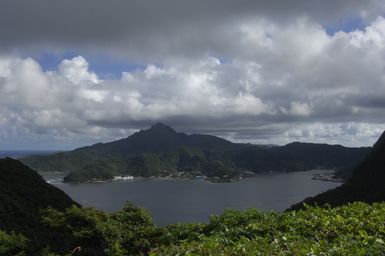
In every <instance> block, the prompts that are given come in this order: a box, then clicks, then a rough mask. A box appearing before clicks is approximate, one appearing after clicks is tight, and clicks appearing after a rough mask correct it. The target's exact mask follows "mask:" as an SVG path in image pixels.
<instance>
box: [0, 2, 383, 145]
mask: <svg viewBox="0 0 385 256" xmlns="http://www.w3.org/2000/svg"><path fill="white" fill-rule="evenodd" d="M17 2H18V1H17V0H15V1H12V2H7V3H6V4H5V3H2V4H1V5H2V6H3V7H7V8H0V17H1V18H0V19H2V20H3V21H7V22H5V23H4V22H0V31H2V33H3V34H2V35H3V36H2V37H1V39H0V46H2V47H0V48H1V49H2V50H3V52H6V53H4V54H3V55H0V131H1V132H0V139H1V140H2V141H3V142H4V143H5V142H7V141H8V143H9V144H10V145H11V144H12V142H15V141H17V142H18V143H20V145H35V144H36V143H37V140H39V141H42V143H40V144H41V146H42V147H43V146H44V145H57V146H60V147H73V146H79V145H83V144H89V143H93V142H97V141H100V140H101V141H108V140H111V139H116V138H119V137H125V136H128V135H129V134H131V133H132V132H133V131H135V130H136V129H139V128H144V127H146V126H148V125H151V124H152V123H153V122H156V121H164V122H166V123H169V124H170V125H172V126H175V127H176V128H177V129H180V130H184V131H187V132H204V133H210V134H215V135H220V136H223V137H226V138H229V139H232V140H234V141H250V142H255V143H274V144H276V143H279V144H283V143H287V142H291V141H293V140H303V141H312V142H317V141H318V142H331V143H343V144H345V145H370V144H372V143H373V142H374V140H375V139H376V137H377V136H379V134H380V132H381V131H382V130H383V129H384V128H385V124H384V120H385V112H384V107H385V104H384V102H385V96H383V95H385V75H384V70H385V60H384V58H383V56H384V55H385V19H384V18H383V17H381V16H378V17H377V15H378V13H381V12H382V10H384V9H382V8H383V7H384V6H383V4H382V2H381V1H367V2H365V3H363V2H362V1H353V0H351V1H323V2H322V4H319V3H318V2H312V4H314V5H311V4H310V3H309V2H308V1H285V2H282V1H279V2H275V1H252V2H251V1H242V4H239V3H238V2H237V3H236V4H235V3H234V2H233V1H223V2H221V4H220V5H219V4H218V2H217V1H205V2H203V1H194V2H191V3H186V5H182V4H180V1H164V2H163V1H162V3H156V4H155V3H153V2H151V4H150V2H149V1H147V0H144V1H131V2H130V3H129V4H128V2H123V1H122V2H118V1H117V2H116V3H111V4H110V5H108V6H106V5H105V4H102V3H101V2H99V1H92V3H91V2H89V1H88V0H85V1H81V2H78V1H76V3H75V2H73V1H68V2H67V1H66V2H65V3H64V2H63V4H61V5H60V8H59V7H57V6H54V5H53V3H52V2H51V1H43V2H44V4H45V5H41V6H40V7H39V8H37V6H38V5H37V4H36V3H34V5H32V4H31V6H29V7H30V8H26V10H27V11H26V13H25V15H23V17H20V16H19V17H20V20H15V18H14V17H15V16H13V14H15V12H16V10H19V9H18V8H17V7H16V3H17ZM43 2H42V3H43ZM26 5H30V4H29V3H26ZM311 6H314V7H311ZM73 7H76V8H73ZM102 7H103V8H102ZM171 7H172V8H171ZM5 9H6V10H7V11H4V10H5ZM38 9H39V10H38ZM59 9H60V10H62V11H63V12H62V13H59ZM150 9H151V10H152V11H150ZM171 9H172V11H171ZM154 10H155V11H154ZM70 11H72V13H71V15H69V13H70ZM89 12H90V13H92V15H89ZM352 12H354V14H355V15H359V16H360V17H363V18H365V19H366V21H367V22H369V23H368V25H367V26H366V27H365V28H364V29H362V30H355V31H351V32H344V31H339V32H337V33H335V34H333V35H330V34H328V33H327V32H326V30H325V28H324V27H325V26H324V25H325V22H338V18H339V17H343V16H344V15H349V14H350V13H352ZM42 13H43V14H42ZM38 14H40V16H39V17H38V16H37V15H38ZM85 14H87V17H89V18H88V19H84V16H85ZM138 14H141V15H138ZM374 17H377V18H374ZM28 21H29V22H28ZM107 21H108V22H107ZM10 22H12V23H13V26H12V27H11V26H6V25H4V24H11V23H10ZM42 28H44V29H42ZM44 47H47V49H48V50H57V51H62V50H63V51H64V50H65V49H68V48H71V47H75V48H77V49H80V50H81V51H84V52H87V51H88V50H86V48H87V49H90V50H89V51H95V52H97V51H101V52H103V53H106V54H108V55H114V56H120V57H121V58H123V59H126V60H136V61H140V62H141V63H145V64H144V68H143V69H141V68H139V69H136V70H124V72H123V73H122V76H121V77H119V78H110V77H102V76H99V75H98V74H97V73H95V72H94V71H93V70H92V69H91V68H90V63H89V62H92V60H87V59H86V58H85V57H83V56H80V55H79V56H76V57H74V58H68V59H63V60H62V61H61V63H59V65H58V66H57V68H54V69H51V70H48V71H47V70H44V69H43V67H42V66H41V64H40V63H38V62H37V61H36V60H35V59H34V58H31V57H23V56H24V55H26V54H27V56H29V54H30V55H32V56H33V55H35V54H37V52H39V51H40V50H39V49H38V48H44ZM15 49H16V50H15ZM80 50H79V51H80Z"/></svg>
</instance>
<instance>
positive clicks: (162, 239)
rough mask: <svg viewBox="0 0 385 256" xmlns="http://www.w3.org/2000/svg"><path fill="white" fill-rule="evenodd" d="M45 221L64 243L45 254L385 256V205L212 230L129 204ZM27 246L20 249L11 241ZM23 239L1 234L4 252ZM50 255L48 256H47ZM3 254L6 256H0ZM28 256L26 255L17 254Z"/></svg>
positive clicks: (246, 214) (219, 221)
mask: <svg viewBox="0 0 385 256" xmlns="http://www.w3.org/2000/svg"><path fill="white" fill-rule="evenodd" d="M43 223H44V225H46V227H48V228H49V229H50V230H51V231H52V232H55V233H58V232H59V231H60V232H61V237H58V240H57V241H56V242H55V241H54V242H52V244H51V245H50V247H49V248H48V247H47V248H45V249H44V250H42V251H41V252H40V253H41V254H43V255H151V256H156V255H384V252H385V203H375V204H372V205H369V204H364V203H353V204H349V205H346V206H341V207H336V208H330V207H324V208H321V207H316V206H307V207H306V208H305V209H304V210H300V211H290V212H284V213H276V212H262V211H259V210H256V209H249V210H246V211H236V210H226V211H225V212H224V213H223V214H222V215H219V216H212V217H211V219H210V222H209V223H208V224H175V225H169V226H165V227H156V226H155V225H154V223H153V222H152V220H151V216H150V214H149V213H148V212H147V211H145V210H143V209H141V208H138V207H136V206H134V205H132V204H127V205H126V206H125V207H124V208H123V209H122V210H120V211H118V212H116V213H112V214H108V213H104V212H101V211H97V210H95V209H81V208H78V207H75V206H74V207H72V208H69V209H67V210H66V211H65V212H61V211H58V210H54V209H52V208H50V209H47V210H46V211H45V214H44V217H43ZM16 240H20V241H23V243H21V244H17V243H15V242H14V241H16ZM25 244H26V241H25V239H24V238H19V237H18V236H17V235H15V234H5V233H3V232H0V254H1V255H7V252H12V253H13V254H9V255H14V254H17V253H22V252H23V251H24V252H26V251H28V250H25V246H24V245H25ZM49 252H51V254H50V253H49ZM2 253H3V254H2ZM20 255H23V254H20ZM26 255H29V254H28V253H27V254H26Z"/></svg>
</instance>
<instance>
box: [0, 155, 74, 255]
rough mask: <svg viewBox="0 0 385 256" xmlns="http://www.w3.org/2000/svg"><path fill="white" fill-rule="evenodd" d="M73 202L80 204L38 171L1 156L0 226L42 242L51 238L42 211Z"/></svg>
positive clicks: (32, 243) (62, 206)
mask: <svg viewBox="0 0 385 256" xmlns="http://www.w3.org/2000/svg"><path fill="white" fill-rule="evenodd" d="M71 205H78V204H77V203H75V202H74V201H72V199H71V198H70V197H68V196H67V195H66V194H65V193H64V192H62V191H61V190H59V189H57V188H56V187H54V186H52V185H50V184H47V183H46V182H45V181H44V180H43V178H42V177H41V176H40V175H39V174H37V173H36V171H33V170H31V169H30V168H28V167H27V166H25V165H24V164H22V163H21V162H19V161H16V160H13V159H11V158H5V159H0V230H3V231H7V232H11V231H14V232H16V233H18V234H22V235H24V236H27V237H29V238H30V243H31V246H32V247H33V246H40V245H42V244H44V243H45V242H46V240H48V239H49V235H48V234H47V229H46V228H45V227H44V226H43V225H42V223H41V212H40V211H41V210H43V209H45V208H47V207H48V206H50V207H52V208H54V209H57V210H64V209H66V208H68V207H70V206H71ZM52 235H54V234H52ZM0 247H1V245H0ZM0 252H1V250H0ZM0 255H1V254H0Z"/></svg>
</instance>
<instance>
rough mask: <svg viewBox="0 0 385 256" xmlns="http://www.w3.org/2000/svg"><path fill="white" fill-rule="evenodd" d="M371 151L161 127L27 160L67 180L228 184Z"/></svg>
mask: <svg viewBox="0 0 385 256" xmlns="http://www.w3.org/2000/svg"><path fill="white" fill-rule="evenodd" d="M369 151H370V148H347V147H343V146H339V145H327V144H311V143H299V142H295V143H290V144H288V145H285V146H260V145H251V144H240V143H232V142H230V141H227V140H225V139H223V138H219V137H216V136H210V135H201V134H191V135H187V134H185V133H180V132H176V131H175V130H174V129H172V128H171V127H169V126H166V125H164V124H162V123H157V124H155V125H153V126H152V127H151V128H149V129H147V130H141V131H139V132H136V133H135V134H133V135H131V136H129V137H128V138H125V139H121V140H118V141H113V142H109V143H98V144H95V145H92V146H88V147H83V148H79V149H76V150H73V151H70V152H63V153H57V154H53V155H49V156H35V157H28V158H25V159H22V161H23V162H24V163H25V164H27V165H29V166H30V167H32V168H34V169H37V170H39V171H63V172H66V173H68V176H67V177H66V178H65V181H68V182H85V181H92V180H109V179H113V178H114V177H115V176H125V175H130V176H135V177H150V176H156V177H184V178H192V177H200V176H202V177H206V178H208V179H210V180H213V181H229V180H234V179H237V178H240V177H244V176H248V175H250V173H256V172H263V171H303V170H309V169H314V168H334V169H348V168H350V167H352V166H354V165H355V164H357V163H358V162H360V161H361V160H362V159H363V158H364V157H365V156H366V154H367V153H368V152H369Z"/></svg>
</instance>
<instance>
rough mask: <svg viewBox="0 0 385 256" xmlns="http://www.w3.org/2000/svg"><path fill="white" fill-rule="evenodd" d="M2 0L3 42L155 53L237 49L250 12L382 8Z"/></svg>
mask: <svg viewBox="0 0 385 256" xmlns="http://www.w3.org/2000/svg"><path fill="white" fill-rule="evenodd" d="M0 7H1V8H0V32H1V39H0V46H2V49H3V50H4V49H8V50H9V49H13V48H17V49H19V50H20V51H25V50H26V49H29V48H32V49H30V51H33V50H37V51H39V50H42V49H47V47H51V48H52V49H56V50H59V51H60V49H63V48H64V49H65V48H66V47H71V48H72V49H78V50H83V51H85V50H89V51H100V50H101V49H102V50H103V51H108V52H110V53H111V52H113V53H114V54H115V55H117V56H121V55H125V56H127V57H130V58H135V59H137V60H140V59H145V60H149V59H156V60H158V61H162V57H163V58H165V57H166V56H167V57H169V56H168V55H170V54H171V55H177V56H187V57H191V56H196V55H205V54H206V55H207V54H214V55H221V56H227V54H230V55H231V57H234V56H233V55H236V54H238V51H239V49H237V48H238V47H237V42H234V40H236V39H237V37H234V36H236V35H235V34H234V33H235V32H234V31H232V30H233V29H234V28H233V27H234V26H237V25H238V23H239V22H242V21H245V20H247V19H250V18H251V19H253V18H256V17H258V18H263V19H267V20H270V21H271V22H274V23H280V25H284V24H286V23H290V21H292V20H293V19H297V18H298V17H302V16H303V17H308V18H309V19H310V20H314V21H316V22H320V23H322V24H326V23H332V24H333V23H335V22H338V20H339V19H341V18H344V17H349V16H351V15H355V16H357V15H358V16H362V15H364V16H367V17H372V16H373V15H376V14H378V13H381V11H383V10H384V8H383V7H384V5H383V4H381V1H375V0H372V1H360V0H350V1H332V0H327V1H315V0H311V1H309V0H301V1H298V0H296V1H293V0H292V1H267V0H260V1H254V0H253V1H251V0H250V1H247V0H238V1H230V0H225V1H223V0H221V1H219V0H218V1H213V0H208V1H207V0H205V1H203V0H198V1H180V0H166V1H154V0H152V1H151V0H134V1H125V0H114V1H108V2H106V1H102V0H82V1H78V0H66V1H58V0H35V1H25V0H7V1H2V2H1V5H0ZM27 52H28V51H27Z"/></svg>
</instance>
